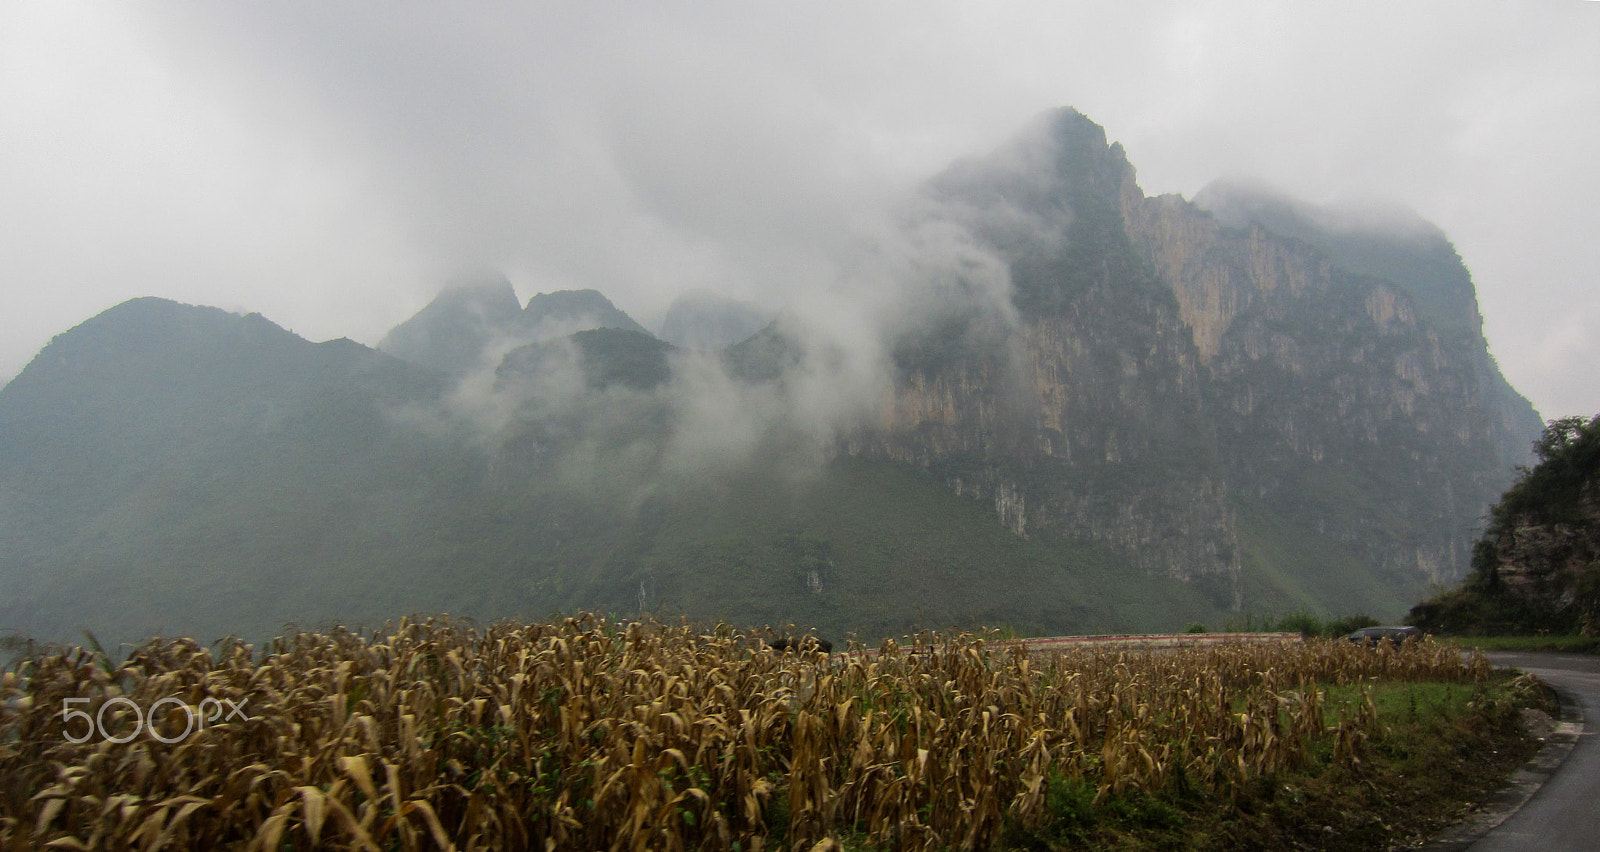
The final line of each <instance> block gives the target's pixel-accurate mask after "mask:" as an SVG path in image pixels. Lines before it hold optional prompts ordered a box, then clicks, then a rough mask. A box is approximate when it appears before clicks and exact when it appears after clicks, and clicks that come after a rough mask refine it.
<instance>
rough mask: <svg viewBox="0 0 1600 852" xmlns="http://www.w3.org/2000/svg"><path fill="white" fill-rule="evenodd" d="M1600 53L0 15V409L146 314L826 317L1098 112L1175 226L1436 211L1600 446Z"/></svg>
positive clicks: (1352, 29) (1279, 11) (1236, 28)
mask: <svg viewBox="0 0 1600 852" xmlns="http://www.w3.org/2000/svg"><path fill="white" fill-rule="evenodd" d="M1597 35H1600V7H1596V6H1595V5H1594V4H1561V5H1547V6H1541V7H1539V8H1537V9H1533V10H1527V9H1520V8H1515V9H1514V8H1510V7H1506V6H1504V5H1503V4H1493V3H1487V2H1465V3H1452V4H1426V3H1425V4H1416V5H1413V6H1406V7H1401V8H1387V7H1380V6H1357V7H1339V8H1334V7H1328V8H1290V7H1282V6H1278V5H1274V4H1261V3H1252V2H1215V3H1205V4H1201V5H1199V6H1196V5H1193V4H1177V3H1170V2H1147V3H1132V4H1128V3H1115V4H1112V3H1105V4H1098V3H1097V4H1074V5H1073V6H1072V7H1068V8H1058V7H1055V6H1052V5H1050V4H1034V3H1017V4H1007V5H1005V6H1003V7H999V8H987V9H984V10H982V11H979V10H975V9H973V8H971V7H968V6H965V5H962V4H955V3H915V4H913V3H898V2H885V3H874V4H870V5H868V6H865V7H862V6H859V5H854V4H852V5H849V6H846V5H843V4H829V3H823V4H808V5H807V6H806V7H804V8H784V7H750V6H748V5H742V4H723V3H710V4H684V3H665V4H652V5H650V6H648V7H642V8H639V7H629V8H622V7H613V6H606V5H599V6H584V7H567V6H557V5H533V6H529V7H520V8H517V9H477V10H474V11H473V13H472V14H458V13H454V12H449V13H447V12H442V11H439V10H434V9H430V8H428V7H425V6H400V7H394V8H388V9H385V10H383V11H382V13H381V14H380V13H376V12H373V11H371V10H365V9H357V8H338V7H327V6H326V5H323V4H309V3H274V4H264V5H247V6H209V5H200V4H184V3H169V4H158V5H151V6H144V7H137V8H127V7H94V6H85V7H57V6H52V5H29V4H14V5H9V6H8V7H7V8H5V9H4V10H0V136H3V137H4V138H5V139H6V140H7V149H8V156H7V157H6V158H5V162H3V163H0V235H3V236H0V268H3V269H4V270H5V277H4V279H0V280H3V282H4V283H3V284H0V287H3V288H4V294H5V296H6V300H7V301H6V308H7V309H6V311H5V312H4V326H3V329H0V331H3V334H0V376H6V377H9V376H10V375H12V374H14V373H16V372H17V371H18V370H20V369H21V368H22V367H23V366H24V365H25V364H26V363H27V361H28V359H29V358H31V357H32V355H33V354H34V353H35V352H37V351H38V349H39V348H40V347H41V346H43V345H44V343H45V342H47V341H48V340H49V338H50V336H51V335H53V334H55V333H57V332H59V331H61V330H63V329H65V328H68V327H71V326H72V325H74V324H75V323H77V322H79V321H81V320H82V319H84V318H85V317H87V316H91V315H93V314H95V313H97V312H99V311H101V310H104V309H105V308H107V307H109V306H110V305H113V304H116V303H118V302H120V301H123V300H125V299H127V298H131V297H135V296H141V295H156V296H162V297H166V298H172V299H176V300H179V301H183V302H189V303H195V304H207V305H215V306H218V307H222V308H224V309H227V310H231V311H235V312H240V313H247V312H252V311H259V312H261V313H263V314H265V315H266V316H268V317H269V318H272V319H274V320H275V321H277V322H279V323H281V324H283V325H285V326H287V327H289V328H291V329H293V330H294V331H296V332H297V333H300V334H302V335H303V336H306V337H308V338H311V339H319V340H320V339H327V338H333V337H339V336H350V337H352V338H354V339H356V340H358V341H361V342H363V343H367V344H375V343H376V342H377V341H378V340H379V339H380V338H381V337H382V335H383V334H384V333H385V332H386V331H387V330H388V329H389V328H391V327H393V326H394V325H395V324H397V323H399V322H401V321H402V320H404V319H405V318H406V317H408V316H411V315H412V314H414V313H415V312H416V311H417V310H418V309H420V308H421V307H422V306H423V305H425V304H426V303H427V302H428V300H429V299H431V298H432V297H433V295H434V294H435V293H436V292H437V289H438V287H439V286H440V284H441V283H442V282H444V281H447V280H449V279H451V278H452V277H454V276H457V275H459V274H460V273H461V272H462V271H463V270H471V269H480V268H490V269H495V270H501V271H503V272H504V273H505V274H506V275H507V276H508V277H509V278H510V279H511V280H513V281H514V282H515V283H516V286H517V288H518V291H519V293H520V294H521V295H522V296H523V297H524V298H526V297H528V296H530V295H532V294H534V293H538V292H549V291H553V290H561V289H571V288H585V287H591V288H595V289H598V290H601V291H602V292H604V293H606V294H607V295H608V296H609V297H610V298H611V299H612V300H613V301H615V302H616V303H617V304H618V306H619V307H621V308H622V309H623V310H625V311H627V312H628V313H629V314H630V315H632V316H634V317H635V318H636V319H638V320H639V321H640V322H641V323H643V324H644V325H645V326H647V327H649V328H652V329H655V328H658V327H659V325H660V322H661V320H662V318H663V316H664V313H665V311H666V310H667V308H668V306H670V305H671V303H672V302H673V301H674V299H676V298H677V297H678V295H680V294H682V293H684V292H687V291H690V290H695V289H703V290H710V291H714V292H718V293H722V294H725V295H727V296H729V297H732V298H736V299H743V300H748V301H752V302H755V303H758V304H761V305H763V306H765V307H767V308H769V309H771V310H774V311H776V310H777V309H778V308H779V307H781V306H786V305H791V304H795V303H804V302H810V301H815V302H817V303H819V307H822V306H824V305H825V303H826V302H827V301H828V300H829V299H831V298H833V297H831V296H828V295H826V294H819V293H816V292H814V291H817V290H819V289H820V288H823V287H826V286H828V285H829V283H830V282H837V281H839V280H841V279H842V278H843V277H845V276H848V275H852V274H856V273H855V271H854V267H853V266H852V264H853V263H854V261H852V260H851V256H852V253H853V252H854V250H855V249H854V246H856V245H858V243H859V242H860V241H861V239H862V235H863V234H864V233H865V234H870V233H872V232H873V231H874V229H877V228H879V227H881V222H882V221H883V219H884V217H885V215H886V214H885V211H887V210H890V209H892V208H893V207H894V206H895V205H896V204H898V203H900V200H901V199H903V198H905V197H906V194H907V193H908V192H910V191H911V189H912V188H913V187H915V186H917V185H919V184H920V183H921V182H922V181H924V180H926V179H927V178H928V177H929V176H931V175H933V174H935V173H936V172H938V171H939V170H940V169H942V168H944V166H945V165H946V164H948V163H949V162H951V161H952V160H954V159H956V158H958V157H961V156H964V155H969V154H974V153H979V152H983V151H987V150H990V149H992V148H994V147H995V146H996V145H998V144H1000V142H1001V141H1002V140H1004V139H1007V138H1010V137H1011V136H1012V135H1013V134H1014V133H1015V131H1016V129H1017V128H1019V127H1021V126H1023V125H1024V124H1026V123H1027V122H1028V121H1029V120H1030V119H1031V118H1032V117H1033V116H1036V115H1038V114H1040V113H1041V112H1044V111H1046V110H1049V109H1052V108H1055V107H1059V106H1062V105H1073V106H1076V107H1078V108H1079V109H1081V110H1083V111H1084V112H1085V113H1086V114H1087V115H1089V116H1090V117H1091V118H1093V119H1094V120H1095V121H1097V122H1099V123H1100V124H1102V125H1103V126H1105V127H1106V128H1107V131H1108V133H1109V134H1110V135H1111V137H1112V138H1113V139H1116V140H1120V141H1122V142H1123V143H1124V144H1125V145H1126V146H1127V148H1128V152H1129V156H1130V159H1131V160H1132V161H1133V162H1135V163H1137V164H1138V165H1139V167H1140V170H1141V174H1140V177H1141V183H1142V184H1143V185H1144V187H1145V188H1146V190H1147V191H1148V192H1150V193H1151V194H1158V193H1164V192H1178V193H1182V194H1185V195H1191V196H1192V195H1193V194H1194V193H1195V192H1197V191H1198V190H1199V189H1200V188H1201V187H1203V186H1205V185H1207V184H1208V183H1210V182H1211V181H1212V180H1215V179H1216V178H1218V177H1221V176H1225V175H1238V174H1247V175H1253V176H1256V177H1259V178H1261V179H1263V180H1266V181H1268V182H1270V183H1272V184H1273V185H1276V186H1280V187H1282V188H1283V189H1284V190H1285V191H1286V192H1289V193H1290V194H1292V195H1294V196H1296V197H1302V198H1306V199H1308V200H1310V201H1312V202H1315V203H1319V204H1326V203H1329V202H1333V201H1336V200H1338V199H1340V198H1346V197H1381V198H1391V199H1395V200H1397V201H1398V202H1399V203H1401V204H1403V205H1405V206H1408V207H1410V208H1413V209H1415V210H1416V211H1417V212H1418V213H1419V214H1420V215H1422V216H1423V217H1424V218H1426V219H1428V220H1430V221H1433V222H1436V223H1438V224H1439V225H1440V226H1441V227H1442V228H1443V230H1444V231H1445V232H1446V233H1447V234H1448V235H1449V236H1450V237H1451V239H1452V240H1453V241H1455V243H1456V244H1457V246H1458V247H1459V249H1460V251H1461V254H1462V257H1463V258H1464V259H1465V260H1466V262H1467V263H1468V265H1469V266H1470V267H1471V268H1472V271H1473V272H1474V275H1475V279H1476V282H1477V285H1478V288H1479V293H1480V300H1481V302H1482V303H1483V306H1484V316H1485V323H1486V325H1485V328H1486V334H1487V335H1488V337H1489V340H1490V344H1491V346H1492V348H1493V350H1494V352H1495V354H1496V356H1497V357H1498V358H1499V360H1500V362H1501V363H1502V364H1503V365H1504V366H1505V368H1506V371H1507V373H1508V375H1509V377H1510V378H1511V380H1512V382H1513V383H1514V384H1515V385H1517V387H1519V388H1522V389H1523V390H1525V391H1526V392H1527V393H1529V395H1530V396H1531V397H1532V398H1533V399H1534V401H1535V403H1536V404H1537V405H1538V407H1539V408H1540V410H1541V411H1543V412H1544V413H1545V414H1547V415H1548V416H1556V415H1559V414H1563V413H1580V412H1592V411H1593V410H1600V396H1597V395H1596V394H1597V392H1596V391H1595V389H1594V387H1593V383H1592V382H1590V381H1589V380H1588V378H1587V377H1588V372H1589V371H1588V365H1589V364H1592V363H1594V361H1595V360H1596V358H1600V352H1597V351H1596V349H1595V346H1596V345H1597V344H1596V343H1595V341H1596V340H1600V333H1596V332H1597V328H1600V301H1597V299H1600V295H1596V291H1595V289H1594V288H1593V286H1592V281H1590V280H1589V276H1588V274H1587V272H1586V270H1589V269H1592V268H1594V267H1595V266H1596V265H1597V264H1600V255H1597V254H1596V252H1597V251H1600V248H1597V247H1596V245H1595V244H1594V241H1593V240H1591V239H1589V238H1588V234H1589V233H1591V232H1593V231H1594V230H1595V229H1596V228H1597V227H1600V221H1596V219H1595V216H1596V214H1595V213H1594V205H1593V204H1592V199H1593V197H1594V196H1595V194H1596V193H1597V192H1600V166H1597V165H1596V163H1595V161H1594V158H1593V157H1592V156H1591V152H1592V149H1593V147H1594V144H1595V142H1596V139H1597V132H1600V128H1597V126H1596V124H1595V122H1596V121H1597V119H1596V118H1595V116H1600V82H1597V81H1600V59H1597V58H1596V55H1595V52H1594V51H1593V45H1594V43H1595V39H1596V36H1597ZM992 212H994V213H996V214H999V213H1001V212H1003V211H992ZM884 298H886V299H890V300H892V298H893V297H892V296H885V297H884ZM822 311H823V312H824V313H827V314H828V317H829V318H830V320H833V321H840V320H842V319H843V316H842V314H841V313H839V312H831V313H828V312H827V310H826V308H825V307H822ZM867 324H868V325H871V322H870V321H868V322H867ZM834 336H836V337H849V336H851V330H850V329H845V328H841V329H840V330H839V333H838V334H836V335H834Z"/></svg>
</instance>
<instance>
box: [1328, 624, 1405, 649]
mask: <svg viewBox="0 0 1600 852" xmlns="http://www.w3.org/2000/svg"><path fill="white" fill-rule="evenodd" d="M1344 638H1346V639H1348V640H1350V641H1351V642H1354V643H1356V644H1357V645H1369V646H1370V645H1377V644H1379V643H1380V642H1382V641H1383V640H1385V639H1387V640H1389V641H1390V642H1393V643H1394V644H1395V645H1400V644H1401V643H1403V642H1405V641H1406V640H1407V639H1421V638H1422V628H1420V627H1363V628H1361V629H1360V630H1356V631H1354V632H1352V633H1350V634H1349V635H1348V636H1345V637H1344Z"/></svg>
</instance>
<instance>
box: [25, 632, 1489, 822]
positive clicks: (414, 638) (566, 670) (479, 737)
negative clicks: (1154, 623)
mask: <svg viewBox="0 0 1600 852" xmlns="http://www.w3.org/2000/svg"><path fill="white" fill-rule="evenodd" d="M878 650H879V653H878V654H876V655H875V656H871V657H868V656H867V655H864V654H854V655H852V654H841V655H836V656H834V657H832V658H829V657H827V656H826V655H823V654H820V653H813V654H796V653H794V652H787V653H782V654H779V653H774V652H772V651H767V650H762V649H760V648H759V644H758V643H757V642H755V641H753V639H752V638H751V637H750V636H749V635H746V634H744V633H741V632H739V631H736V630H734V629H731V628H727V627H719V628H717V629H715V630H714V631H711V632H709V633H702V632H697V631H696V630H695V629H693V628H690V627H666V626H662V625H658V624H638V623H632V624H615V623H607V622H606V621H604V620H602V619H599V618H596V617H589V616H585V617H580V618H573V619H568V620H565V621H561V622H557V623H549V624H534V625H500V626H495V627H491V628H488V629H483V630H476V629H469V628H466V627H464V626H461V625H459V624H454V623H451V622H449V621H444V620H423V621H416V622H406V621H402V622H401V624H400V626H399V627H398V628H397V629H394V630H392V631H390V632H387V633H384V634H380V635H375V636H373V637H363V636H360V635H357V634H354V633H350V632H343V631H335V632H332V633H327V634H322V633H297V634H292V635H287V636H284V637H282V638H280V639H278V640H276V641H275V642H274V643H273V647H272V648H270V649H267V650H266V651H265V652H262V653H253V652H252V650H251V649H250V648H249V647H247V646H244V645H242V644H227V643H223V644H221V645H219V646H218V647H217V648H216V649H213V650H209V651H208V650H207V649H205V648H202V647H200V646H198V645H196V644H195V643H193V642H188V641H177V642H168V643H165V644H152V645H150V646H147V647H145V648H143V649H141V650H139V651H137V652H135V653H134V654H133V655H132V656H131V657H130V658H129V659H128V661H127V662H126V663H125V664H123V665H121V666H119V667H116V668H114V669H110V670H108V666H107V665H106V664H105V661H104V659H103V658H101V657H99V656H97V655H95V654H92V653H89V652H86V651H81V650H80V651H74V652H73V653H71V654H66V655H57V656H45V657H41V658H37V659H34V660H32V661H28V662H25V663H22V664H19V665H18V666H17V667H16V668H15V669H14V670H12V671H8V672H7V673H6V674H5V680H4V683H3V686H0V708H3V709H0V713H3V716H0V784H3V788H0V849H24V848H38V847H48V848H57V849H81V848H91V849H125V848H126V849H160V848H247V849H260V850H280V849H311V848H318V849H323V848H326V849H402V850H409V849H436V848H446V849H462V850H466V849H541V850H542V849H613V850H623V849H626V850H642V849H714V850H728V849H741V850H753V849H762V848H768V849H773V848H793V849H809V848H813V847H814V846H816V845H817V844H819V843H820V844H823V846H824V848H826V847H828V846H830V845H832V844H831V843H830V841H831V840H833V839H837V838H839V837H846V836H848V837H851V838H856V839H859V840H861V841H864V842H866V843H869V844H871V845H873V846H874V847H876V848H883V849H890V848H893V849H933V848H961V849H984V848H988V847H990V846H992V845H993V844H994V843H995V841H996V839H997V837H998V836H999V833H1000V831H1001V829H1002V826H1003V825H1005V824H1006V823H1007V822H1008V821H1011V822H1013V823H1015V824H1017V825H1023V826H1027V825H1029V824H1034V823H1037V822H1038V821H1040V820H1042V819H1045V818H1047V814H1046V808H1047V802H1046V796H1045V790H1046V786H1047V779H1049V778H1051V777H1052V776H1053V777H1057V778H1068V779H1073V780H1074V781H1076V782H1079V783H1082V784H1088V785H1093V786H1094V787H1096V788H1098V789H1099V790H1101V791H1102V793H1107V794H1114V793H1117V792H1120V791H1129V790H1149V791H1156V790H1160V789H1162V788H1164V787H1166V786H1167V785H1172V784H1175V783H1182V784H1185V785H1191V786H1192V787H1195V788H1199V789H1205V790H1208V791H1211V792H1212V793H1214V794H1215V795H1218V796H1224V797H1225V796H1227V795H1228V794H1229V791H1230V790H1233V789H1236V788H1238V787H1239V786H1240V785H1243V784H1246V783H1248V782H1250V781H1251V780H1252V779H1255V778H1257V777H1259V776H1263V775H1270V774H1272V773H1275V772H1278V771H1280V770H1285V769H1291V768H1294V767H1297V766H1300V765H1303V764H1304V762H1305V761H1307V760H1308V755H1309V754H1310V753H1311V750H1312V749H1313V748H1316V747H1320V748H1322V749H1323V750H1324V752H1327V751H1328V750H1329V749H1331V751H1332V754H1333V756H1334V757H1333V759H1334V760H1335V761H1354V760H1359V757H1360V753H1361V744H1362V740H1363V739H1364V737H1366V736H1367V735H1368V733H1370V729H1371V726H1372V725H1373V724H1374V720H1375V714H1374V713H1373V712H1371V705H1370V703H1369V704H1367V707H1366V710H1361V711H1357V712H1355V713H1353V714H1350V715H1349V716H1348V717H1346V716H1344V715H1338V716H1337V717H1336V718H1329V716H1330V713H1328V712H1327V711H1326V708H1325V701H1326V699H1325V696H1324V693H1323V692H1321V691H1319V687H1322V686H1328V685H1333V684H1360V683H1363V682H1368V681H1369V680H1370V679H1373V678H1382V679H1399V680H1430V681H1438V680H1447V681H1449V680H1453V681H1473V680H1476V679H1482V678H1484V677H1485V676H1487V673H1488V666H1487V664H1486V663H1485V662H1484V661H1483V659H1482V658H1481V657H1478V658H1475V659H1474V660H1472V661H1471V662H1470V663H1464V662H1463V660H1462V658H1461V655H1460V654H1459V653H1458V652H1456V651H1454V650H1451V649H1446V648H1441V647H1437V646H1434V645H1432V644H1429V643H1424V644H1420V645H1418V644H1413V645H1409V646H1407V647H1405V648H1403V649H1399V650H1396V649H1391V648H1382V649H1376V650H1369V649H1366V648H1359V647H1355V646H1352V645H1349V644H1346V643H1342V642H1310V643H1298V642H1296V643H1284V644H1275V645H1242V644H1241V645H1226V646H1221V647H1211V648H1191V649H1180V650H1173V651H1159V652H1127V651H1108V650H1095V649H1078V650H1074V651H1069V652H1064V653H1058V654H1052V655H1048V656H1042V655H1036V656H1032V657H1030V656H1029V655H1028V654H1027V653H1025V652H1024V651H1023V650H1021V649H1020V648H1007V647H1004V646H1002V645H998V644H993V643H986V642H984V641H983V640H982V639H981V638H978V637H974V636H971V635H965V634H962V635H954V636H935V635H932V634H928V635H923V636H921V637H918V638H916V639H915V640H908V641H907V643H906V644H905V645H904V646H900V645H896V644H895V643H892V642H889V643H885V644H884V645H883V646H882V647H881V648H880V649H878ZM119 697H122V698H123V699H125V700H117V699H118V698H119ZM169 698H170V699H173V700H165V701H164V699H169ZM67 699H80V700H77V701H74V702H73V703H71V704H70V705H68V704H67V703H66V701H67ZM81 699H87V701H82V700H81ZM158 703H159V707H158V706H157V705H158ZM67 706H71V707H73V708H81V711H82V713H83V714H85V716H84V717H78V718H73V717H71V716H69V715H68V714H65V713H64V712H63V708H64V707H67ZM221 707H239V708H242V712H241V713H239V714H235V715H229V716H223V714H221V713H219V712H216V711H217V709H218V708H221ZM152 708H156V709H154V710H152ZM140 712H149V713H150V715H153V716H156V717H158V718H154V719H151V720H150V721H151V725H152V726H153V730H152V728H151V727H147V728H145V729H144V730H143V731H138V730H137V729H136V727H135V723H136V721H137V719H136V715H137V714H138V713H140ZM207 713H210V715H212V716H216V717H221V718H215V719H213V720H212V721H211V722H210V723H208V724H196V720H197V719H199V720H200V721H201V722H204V721H205V719H204V716H205V715H206V714H207ZM91 718H92V719H93V720H94V726H95V727H93V728H90V723H89V719H91ZM189 727H192V728H193V730H188V732H187V734H186V735H183V736H179V734H182V733H184V732H185V731H186V729H188V728H189ZM85 728H90V732H91V733H96V732H98V733H97V735H95V736H88V737H85V735H84V730H85ZM130 734H136V735H130ZM157 735H159V736H157ZM72 739H83V740H84V741H83V742H81V743H74V742H72V741H71V740H72ZM115 740H125V741H123V742H117V741H115ZM169 740H170V742H169Z"/></svg>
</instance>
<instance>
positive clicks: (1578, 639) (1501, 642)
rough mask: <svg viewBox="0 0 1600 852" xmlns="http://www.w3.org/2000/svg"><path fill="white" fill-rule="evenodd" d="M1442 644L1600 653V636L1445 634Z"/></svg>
mask: <svg viewBox="0 0 1600 852" xmlns="http://www.w3.org/2000/svg"><path fill="white" fill-rule="evenodd" d="M1438 641H1439V642H1440V643H1441V644H1445V645H1455V646H1456V647H1459V648H1466V649H1474V648H1475V649H1477V650H1479V651H1560V652H1563V653H1568V654H1600V636H1445V637H1439V640H1438Z"/></svg>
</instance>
